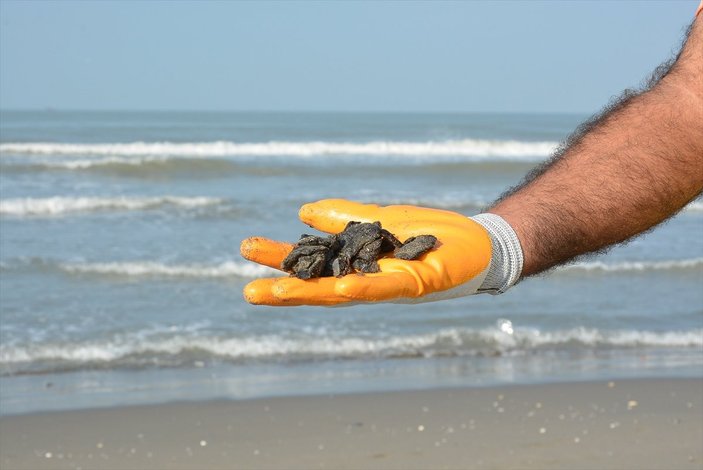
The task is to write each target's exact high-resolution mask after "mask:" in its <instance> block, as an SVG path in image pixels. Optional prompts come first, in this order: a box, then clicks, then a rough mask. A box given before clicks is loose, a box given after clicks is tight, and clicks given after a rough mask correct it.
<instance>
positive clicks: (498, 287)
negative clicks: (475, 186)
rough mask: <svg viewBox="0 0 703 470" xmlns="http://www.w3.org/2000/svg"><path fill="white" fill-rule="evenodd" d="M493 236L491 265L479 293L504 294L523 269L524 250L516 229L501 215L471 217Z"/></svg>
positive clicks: (487, 214) (488, 214)
mask: <svg viewBox="0 0 703 470" xmlns="http://www.w3.org/2000/svg"><path fill="white" fill-rule="evenodd" d="M471 220H473V221H474V222H476V223H478V224H479V225H481V226H482V227H483V228H484V229H485V230H486V232H488V235H489V236H490V238H491V265H490V267H489V269H488V274H487V275H486V278H485V279H484V281H483V283H482V284H481V287H479V289H478V292H479V293H483V292H485V293H489V294H494V295H496V294H502V293H503V292H505V291H506V290H508V289H509V288H510V287H512V286H513V285H515V284H516V283H517V282H518V280H519V279H520V276H521V275H522V269H523V260H524V257H523V252H522V246H521V245H520V240H519V238H518V236H517V233H515V230H513V228H512V227H511V226H510V224H508V222H506V221H505V219H503V218H502V217H501V216H499V215H496V214H490V213H484V214H478V215H476V216H474V217H471Z"/></svg>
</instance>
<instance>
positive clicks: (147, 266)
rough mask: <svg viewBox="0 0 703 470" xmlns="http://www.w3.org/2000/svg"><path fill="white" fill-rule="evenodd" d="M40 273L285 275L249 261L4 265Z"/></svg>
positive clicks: (2, 266)
mask: <svg viewBox="0 0 703 470" xmlns="http://www.w3.org/2000/svg"><path fill="white" fill-rule="evenodd" d="M27 269H29V270H37V271H44V272H62V273H66V274H71V275H81V276H108V277H125V278H191V279H214V278H231V277H240V278H259V277H265V276H280V275H281V272H280V271H277V270H275V269H273V268H269V267H267V266H262V265H259V264H256V263H252V262H249V261H241V262H240V261H224V262H221V263H217V264H198V263H193V264H165V263H158V262H154V261H126V262H108V263H88V262H60V261H56V260H52V259H44V258H18V259H14V260H8V261H3V262H2V263H0V270H2V271H6V272H9V271H18V270H19V271H22V270H27Z"/></svg>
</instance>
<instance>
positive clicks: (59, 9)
mask: <svg viewBox="0 0 703 470" xmlns="http://www.w3.org/2000/svg"><path fill="white" fill-rule="evenodd" d="M697 3H698V1H697V0H683V1H659V2H655V1H652V2H596V1H592V2H495V3H489V2H463V3H462V2H451V3H437V2H432V3H421V2H414V3H399V2H384V3H371V2H368V3H340V2H306V3H297V2H280V3H261V2H257V3H244V2H211V3H210V2H208V3H205V2H197V3H195V2H193V3H190V2H175V3H172V2H122V1H118V2H60V1H56V2H38V1H37V2H15V1H10V0H0V107H2V108H4V109H20V108H33V109H37V108H39V109H41V108H45V107H52V108H57V109H203V110H205V109H207V110H344V111H467V112H475V111H496V112H522V111H526V112H531V111H534V112H553V111H556V112H591V111H594V110H596V109H597V108H599V107H601V106H602V105H603V104H604V103H605V102H606V101H607V100H608V99H609V98H610V97H611V96H613V95H615V94H617V93H619V92H620V91H621V90H622V89H623V88H625V87H628V86H633V85H637V84H638V83H640V81H641V80H642V79H643V78H644V77H645V76H646V75H647V74H648V73H649V72H650V71H651V70H652V69H653V68H654V67H655V66H656V65H657V64H659V63H660V62H662V61H663V60H664V59H666V58H667V57H669V55H670V54H671V52H672V50H673V49H674V48H676V47H677V46H678V44H679V42H680V38H681V36H682V33H683V30H684V28H685V27H686V26H687V25H688V24H689V23H690V22H691V20H692V18H693V13H694V11H695V8H696V6H697Z"/></svg>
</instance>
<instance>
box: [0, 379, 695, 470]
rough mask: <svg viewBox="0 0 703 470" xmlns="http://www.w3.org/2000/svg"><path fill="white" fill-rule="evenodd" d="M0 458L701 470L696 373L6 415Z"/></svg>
mask: <svg viewBox="0 0 703 470" xmlns="http://www.w3.org/2000/svg"><path fill="white" fill-rule="evenodd" d="M0 467H2V468H3V469H6V470H10V469H37V470H38V469H54V468H74V469H75V468H84V469H87V468H95V469H112V468H114V469H117V468H119V469H128V468H154V469H157V468H183V469H189V468H193V469H195V468H418V469H420V468H686V469H688V468H691V469H700V468H702V467H703V378H693V379H685V378H675V379H671V378H669V379H667V378H655V379H621V380H612V381H587V382H566V383H543V384H534V385H504V386H479V387H471V388H464V387H462V388H444V389H433V390H414V391H392V392H371V393H368V392H367V393H354V394H344V395H342V394H339V395H331V394H327V395H317V396H291V397H270V398H253V399H243V400H215V401H205V402H175V403H168V404H159V405H138V406H124V407H117V408H102V409H83V410H75V411H55V412H38V413H32V414H25V415H9V416H3V417H0Z"/></svg>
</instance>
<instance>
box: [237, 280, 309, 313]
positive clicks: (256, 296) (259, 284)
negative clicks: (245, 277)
mask: <svg viewBox="0 0 703 470" xmlns="http://www.w3.org/2000/svg"><path fill="white" fill-rule="evenodd" d="M281 279H286V278H275V277H271V278H265V279H257V280H255V281H252V282H250V283H249V284H247V285H246V286H244V299H245V300H246V301H247V302H249V303H250V304H254V305H273V306H288V307H292V306H296V305H304V304H305V303H304V302H293V301H288V302H285V301H283V300H281V299H278V298H276V296H274V295H273V286H274V285H275V284H276V282H278V281H279V280H281Z"/></svg>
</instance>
